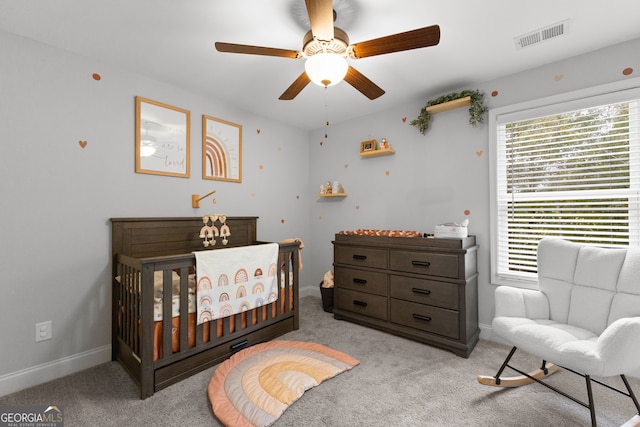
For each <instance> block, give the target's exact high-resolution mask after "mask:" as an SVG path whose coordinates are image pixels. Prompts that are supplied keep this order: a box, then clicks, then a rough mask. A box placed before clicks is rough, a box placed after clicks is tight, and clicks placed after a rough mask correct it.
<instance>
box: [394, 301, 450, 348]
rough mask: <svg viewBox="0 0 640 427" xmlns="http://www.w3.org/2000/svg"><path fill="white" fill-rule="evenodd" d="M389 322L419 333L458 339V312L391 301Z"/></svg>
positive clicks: (413, 303)
mask: <svg viewBox="0 0 640 427" xmlns="http://www.w3.org/2000/svg"><path fill="white" fill-rule="evenodd" d="M391 322H392V323H397V324H399V325H404V326H409V327H411V328H415V329H419V330H421V331H426V332H431V333H434V334H438V335H444V336H445V337H449V338H455V339H458V338H459V336H460V335H459V333H458V327H459V323H458V312H457V311H452V310H446V309H444V308H438V307H433V306H431V305H424V304H416V303H415V302H408V301H402V300H397V299H393V298H392V299H391Z"/></svg>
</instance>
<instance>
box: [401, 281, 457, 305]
mask: <svg viewBox="0 0 640 427" xmlns="http://www.w3.org/2000/svg"><path fill="white" fill-rule="evenodd" d="M389 295H390V296H391V298H398V299H402V300H405V301H411V302H417V303H419V304H429V305H434V306H437V307H441V308H448V309H450V310H458V285H456V284H454V283H446V282H436V281H434V280H426V279H416V278H413V277H405V276H397V275H395V274H392V275H390V276H389Z"/></svg>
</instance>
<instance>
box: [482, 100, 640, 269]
mask: <svg viewBox="0 0 640 427" xmlns="http://www.w3.org/2000/svg"><path fill="white" fill-rule="evenodd" d="M639 127H640V93H639V92H638V91H637V90H628V91H624V92H618V93H615V94H611V95H605V96H599V97H593V98H588V99H583V100H579V101H572V102H570V103H563V104H556V105H551V106H545V107H540V108H536V109H531V110H527V111H519V112H514V113H507V114H503V115H500V116H497V117H496V126H495V132H496V143H497V147H496V156H497V158H496V159H495V165H496V167H497V170H496V179H495V186H496V188H495V189H494V194H495V200H494V201H493V203H494V204H495V206H494V210H495V213H494V217H495V230H493V232H494V238H495V239H496V241H495V244H494V246H493V250H494V253H493V254H492V255H493V256H494V257H495V261H494V262H493V263H492V268H493V269H494V271H493V273H492V275H493V277H496V276H497V277H499V278H503V279H517V280H523V279H524V280H532V279H535V277H536V272H537V265H536V249H537V245H538V242H539V241H540V239H542V238H543V237H546V236H560V237H563V238H566V239H569V240H572V241H576V242H583V243H592V244H596V245H599V246H616V245H638V244H640V198H639V196H640V137H639V134H640V130H639Z"/></svg>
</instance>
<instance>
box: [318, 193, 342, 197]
mask: <svg viewBox="0 0 640 427" xmlns="http://www.w3.org/2000/svg"><path fill="white" fill-rule="evenodd" d="M317 196H318V197H347V193H331V194H318V195H317Z"/></svg>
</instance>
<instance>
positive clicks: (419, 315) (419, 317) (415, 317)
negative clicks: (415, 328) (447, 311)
mask: <svg viewBox="0 0 640 427" xmlns="http://www.w3.org/2000/svg"><path fill="white" fill-rule="evenodd" d="M413 318H414V319H416V320H424V321H425V322H431V317H429V316H422V315H421V314H414V315H413Z"/></svg>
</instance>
